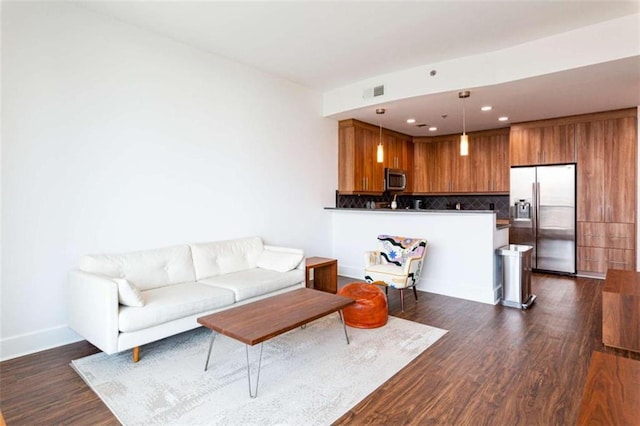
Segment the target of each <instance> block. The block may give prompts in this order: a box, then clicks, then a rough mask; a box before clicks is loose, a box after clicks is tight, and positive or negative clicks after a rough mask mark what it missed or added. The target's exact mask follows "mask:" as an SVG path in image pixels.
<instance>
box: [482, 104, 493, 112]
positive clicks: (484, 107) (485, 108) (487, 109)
mask: <svg viewBox="0 0 640 426" xmlns="http://www.w3.org/2000/svg"><path fill="white" fill-rule="evenodd" d="M492 109H493V107H492V106H491V105H485V106H483V107H482V108H480V110H481V111H491V110H492Z"/></svg>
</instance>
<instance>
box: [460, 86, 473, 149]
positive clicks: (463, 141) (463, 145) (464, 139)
mask: <svg viewBox="0 0 640 426" xmlns="http://www.w3.org/2000/svg"><path fill="white" fill-rule="evenodd" d="M469 96H471V92H469V91H468V90H464V91H462V92H458V97H459V98H460V99H462V136H460V155H461V156H463V157H464V156H467V155H469V136H467V123H466V121H467V120H466V118H467V117H466V116H465V110H464V100H465V99H466V98H468V97H469Z"/></svg>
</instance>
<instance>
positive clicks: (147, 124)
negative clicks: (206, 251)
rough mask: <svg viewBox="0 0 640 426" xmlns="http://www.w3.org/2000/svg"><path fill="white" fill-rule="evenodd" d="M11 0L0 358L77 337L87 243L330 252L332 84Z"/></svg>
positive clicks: (100, 247) (6, 24)
mask: <svg viewBox="0 0 640 426" xmlns="http://www.w3.org/2000/svg"><path fill="white" fill-rule="evenodd" d="M2 7H3V11H2V42H3V43H2V89H3V91H2V125H3V126H2V151H3V152H2V157H1V159H2V176H1V183H2V200H1V203H2V204H1V206H2V216H1V218H2V229H1V232H2V234H1V235H2V247H1V250H2V254H3V257H2V286H1V291H2V293H1V296H2V300H1V302H0V307H1V310H2V312H1V321H2V324H1V328H0V331H1V334H0V339H1V340H0V343H1V346H2V347H1V353H0V358H2V359H7V358H10V357H14V356H17V355H20V354H23V353H28V352H33V351H36V350H40V349H44V348H47V347H52V346H57V345H60V344H63V343H67V342H70V341H73V340H77V339H78V336H77V335H75V334H74V333H73V332H71V331H70V330H69V329H68V328H67V327H66V322H67V319H66V316H67V314H66V309H67V304H66V274H67V272H68V271H69V270H70V269H72V268H74V267H75V266H76V264H77V260H78V257H79V256H80V255H82V254H86V253H102V252H121V251H129V250H138V249H145V248H154V247H162V246H167V245H172V244H180V243H188V242H195V241H214V240H220V239H226V238H234V237H240V236H250V235H259V236H262V237H263V238H264V239H265V241H266V242H268V243H270V244H279V245H286V246H294V247H302V248H304V249H305V250H306V251H307V252H308V253H309V254H310V255H329V254H330V250H331V232H330V216H329V214H328V213H327V212H325V211H324V210H322V207H324V206H328V205H333V204H334V191H335V189H336V188H337V173H336V170H337V123H335V122H333V121H331V120H328V119H324V118H322V95H321V94H320V93H317V92H313V91H310V90H308V89H305V88H303V87H300V86H297V85H295V84H292V83H289V82H287V81H284V80H281V79H276V78H273V77H271V76H269V75H266V74H263V73H261V72H258V71H256V70H253V69H250V68H247V67H245V66H242V65H239V64H236V63H233V62H230V61H227V60H225V59H222V58H219V57H216V56H214V55H210V54H207V53H205V52H202V51H199V50H196V49H194V48H191V47H188V46H186V45H183V44H180V43H177V42H174V41H172V40H170V39H167V38H164V37H162V36H159V35H156V34H153V33H150V32H146V31H142V30H139V29H137V28H135V27H133V26H129V25H127V24H124V23H120V22H118V21H116V20H113V19H111V18H107V17H103V16H101V15H98V14H94V13H93V12H88V11H85V10H83V9H81V8H78V7H76V6H73V5H69V4H64V3H23V4H20V3H18V4H16V3H4V4H3V6H2Z"/></svg>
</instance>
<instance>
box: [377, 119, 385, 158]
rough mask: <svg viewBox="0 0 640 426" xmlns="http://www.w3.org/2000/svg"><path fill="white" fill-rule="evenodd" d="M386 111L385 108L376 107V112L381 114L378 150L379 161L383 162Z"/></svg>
mask: <svg viewBox="0 0 640 426" xmlns="http://www.w3.org/2000/svg"><path fill="white" fill-rule="evenodd" d="M385 112H386V110H385V109H384V108H378V109H376V114H378V115H379V116H380V141H379V142H378V150H377V152H376V158H377V160H378V163H382V162H383V161H384V148H383V147H382V114H384V113H385Z"/></svg>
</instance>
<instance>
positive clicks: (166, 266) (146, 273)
mask: <svg viewBox="0 0 640 426" xmlns="http://www.w3.org/2000/svg"><path fill="white" fill-rule="evenodd" d="M80 270H82V271H85V272H91V273H94V274H100V275H106V276H109V277H112V278H126V279H127V280H128V281H129V282H131V283H132V284H133V285H135V286H136V288H137V289H139V290H150V289H152V288H158V287H164V286H166V285H170V284H177V283H184V282H188V281H195V270H194V268H193V260H192V259H191V249H190V247H189V246H188V245H180V246H174V247H166V248H161V249H155V250H143V251H135V252H131V253H124V254H100V255H87V256H82V257H81V258H80Z"/></svg>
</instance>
